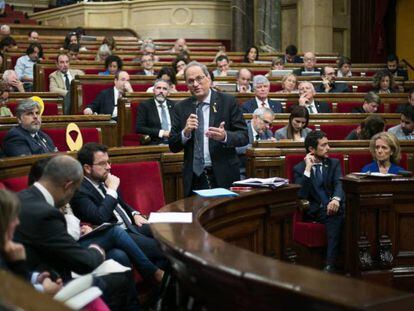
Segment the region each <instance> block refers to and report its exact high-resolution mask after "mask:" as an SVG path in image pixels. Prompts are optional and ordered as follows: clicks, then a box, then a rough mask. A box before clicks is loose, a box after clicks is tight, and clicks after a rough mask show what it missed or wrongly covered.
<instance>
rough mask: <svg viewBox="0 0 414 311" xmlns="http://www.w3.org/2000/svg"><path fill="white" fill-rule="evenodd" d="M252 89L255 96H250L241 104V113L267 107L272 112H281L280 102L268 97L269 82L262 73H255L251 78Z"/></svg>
mask: <svg viewBox="0 0 414 311" xmlns="http://www.w3.org/2000/svg"><path fill="white" fill-rule="evenodd" d="M253 89H254V95H255V98H252V99H250V100H248V101H247V102H245V103H244V104H243V106H242V111H243V113H253V112H254V111H255V110H256V109H257V108H261V107H264V108H269V109H272V110H273V112H274V113H282V112H283V108H282V104H281V103H279V102H277V101H273V100H270V99H268V97H267V96H268V95H269V92H270V82H269V80H268V79H267V78H266V77H265V76H263V75H257V76H254V78H253Z"/></svg>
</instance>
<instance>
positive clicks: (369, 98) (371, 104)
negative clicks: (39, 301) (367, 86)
mask: <svg viewBox="0 0 414 311" xmlns="http://www.w3.org/2000/svg"><path fill="white" fill-rule="evenodd" d="M380 104H381V98H380V97H379V96H378V94H377V93H374V92H372V91H371V92H368V93H366V94H365V96H364V103H363V104H362V106H361V107H355V108H354V109H352V111H351V112H352V113H374V112H377V111H378V108H379V106H380Z"/></svg>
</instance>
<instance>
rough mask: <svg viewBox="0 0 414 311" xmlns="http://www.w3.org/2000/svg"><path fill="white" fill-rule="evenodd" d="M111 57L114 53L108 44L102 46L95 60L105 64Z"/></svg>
mask: <svg viewBox="0 0 414 311" xmlns="http://www.w3.org/2000/svg"><path fill="white" fill-rule="evenodd" d="M110 55H112V51H111V49H110V48H109V46H108V45H107V44H101V46H100V47H99V49H98V52H97V53H96V57H95V60H96V61H100V62H104V61H105V59H107V58H108V57H109V56H110Z"/></svg>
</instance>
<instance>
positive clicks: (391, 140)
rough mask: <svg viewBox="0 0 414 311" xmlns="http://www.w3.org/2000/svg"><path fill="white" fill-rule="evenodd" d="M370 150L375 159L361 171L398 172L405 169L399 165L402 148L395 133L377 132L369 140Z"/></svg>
mask: <svg viewBox="0 0 414 311" xmlns="http://www.w3.org/2000/svg"><path fill="white" fill-rule="evenodd" d="M369 150H370V151H371V155H372V158H373V161H372V162H371V163H369V164H367V165H365V166H364V167H363V168H362V170H361V172H363V173H368V172H370V173H383V174H398V172H399V171H404V169H403V168H402V167H400V166H398V163H399V161H400V159H401V148H400V144H399V142H398V139H397V138H396V137H395V135H394V134H391V133H387V132H381V133H378V134H375V135H374V136H373V137H372V138H371V141H370V142H369Z"/></svg>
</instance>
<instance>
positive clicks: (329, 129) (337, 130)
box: [320, 124, 358, 140]
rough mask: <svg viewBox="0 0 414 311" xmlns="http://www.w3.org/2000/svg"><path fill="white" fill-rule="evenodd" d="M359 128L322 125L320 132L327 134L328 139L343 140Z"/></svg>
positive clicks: (346, 125)
mask: <svg viewBox="0 0 414 311" xmlns="http://www.w3.org/2000/svg"><path fill="white" fill-rule="evenodd" d="M357 127H358V126H357V125H355V124H338V125H336V124H321V126H320V130H321V131H323V132H325V133H326V135H327V136H328V139H331V140H343V139H345V138H346V136H347V135H348V134H349V133H350V132H351V131H352V130H354V129H356V128H357Z"/></svg>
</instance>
